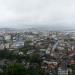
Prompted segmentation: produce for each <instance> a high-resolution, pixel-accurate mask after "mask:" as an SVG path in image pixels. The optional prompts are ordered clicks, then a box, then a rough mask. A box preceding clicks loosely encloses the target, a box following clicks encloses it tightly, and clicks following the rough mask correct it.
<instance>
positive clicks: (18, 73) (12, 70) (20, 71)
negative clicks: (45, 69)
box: [1, 64, 44, 75]
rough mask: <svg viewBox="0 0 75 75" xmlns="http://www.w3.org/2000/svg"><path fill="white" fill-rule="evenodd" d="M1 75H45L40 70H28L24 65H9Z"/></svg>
mask: <svg viewBox="0 0 75 75" xmlns="http://www.w3.org/2000/svg"><path fill="white" fill-rule="evenodd" d="M1 75H44V74H43V73H42V72H41V71H40V70H39V69H36V70H33V69H26V68H25V67H24V65H22V64H12V65H8V66H7V67H6V68H5V69H4V72H3V73H2V74H1Z"/></svg>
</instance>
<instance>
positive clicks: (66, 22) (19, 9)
mask: <svg viewBox="0 0 75 75" xmlns="http://www.w3.org/2000/svg"><path fill="white" fill-rule="evenodd" d="M11 24H13V26H14V27H25V26H27V25H38V24H39V25H54V26H57V25H58V24H59V25H60V26H68V27H75V0H0V27H13V26H11ZM20 24H23V25H22V26H21V25H20Z"/></svg>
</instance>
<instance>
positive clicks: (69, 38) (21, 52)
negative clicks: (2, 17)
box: [0, 31, 75, 75]
mask: <svg viewBox="0 0 75 75" xmlns="http://www.w3.org/2000/svg"><path fill="white" fill-rule="evenodd" d="M0 75H75V32H68V31H65V32H59V31H49V32H42V31H34V32H30V31H29V32H0Z"/></svg>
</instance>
